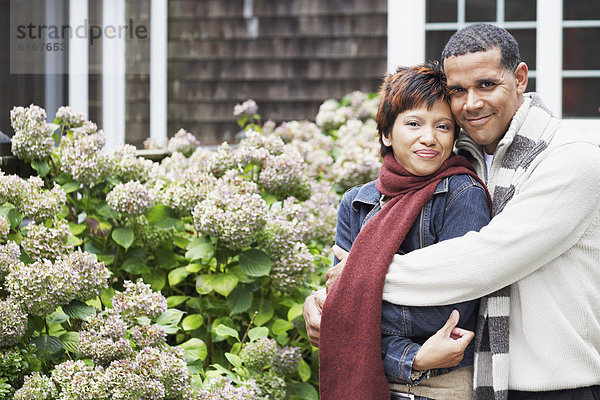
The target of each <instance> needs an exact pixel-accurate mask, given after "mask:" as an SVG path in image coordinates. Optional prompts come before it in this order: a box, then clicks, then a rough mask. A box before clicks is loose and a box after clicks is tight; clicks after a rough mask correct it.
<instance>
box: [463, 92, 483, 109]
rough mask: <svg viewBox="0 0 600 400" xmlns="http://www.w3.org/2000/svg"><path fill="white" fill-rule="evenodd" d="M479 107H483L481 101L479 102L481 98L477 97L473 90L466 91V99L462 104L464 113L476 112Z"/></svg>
mask: <svg viewBox="0 0 600 400" xmlns="http://www.w3.org/2000/svg"><path fill="white" fill-rule="evenodd" d="M481 107H483V101H482V100H481V97H479V96H478V95H477V93H475V91H474V90H469V91H467V99H466V101H465V104H464V109H465V110H466V111H471V110H477V109H479V108H481Z"/></svg>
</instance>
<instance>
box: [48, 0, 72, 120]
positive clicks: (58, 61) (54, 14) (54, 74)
mask: <svg viewBox="0 0 600 400" xmlns="http://www.w3.org/2000/svg"><path fill="white" fill-rule="evenodd" d="M64 11H65V10H64V3H63V2H62V1H58V2H53V1H47V2H46V25H48V26H51V25H54V26H62V25H64V24H65V20H64V17H63V15H64ZM48 43H55V42H48ZM57 43H62V44H63V45H66V44H65V43H64V41H61V42H57ZM44 57H45V61H46V62H45V78H46V79H45V89H46V90H45V97H46V99H45V101H44V108H45V109H46V113H47V115H48V119H49V120H50V121H52V120H54V113H55V112H56V110H58V107H60V106H62V105H64V104H63V103H64V101H65V99H64V96H63V82H64V75H63V74H64V73H65V72H67V71H65V63H64V53H63V52H62V51H46V52H44Z"/></svg>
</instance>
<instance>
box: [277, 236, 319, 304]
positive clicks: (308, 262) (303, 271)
mask: <svg viewBox="0 0 600 400" xmlns="http://www.w3.org/2000/svg"><path fill="white" fill-rule="evenodd" d="M313 271H314V257H313V255H312V254H311V253H310V251H309V250H308V247H306V245H305V244H304V243H298V242H297V243H294V244H293V246H292V247H291V249H289V250H288V251H287V252H285V253H283V254H281V255H279V256H278V257H277V258H275V259H273V267H272V268H271V280H272V285H273V287H274V288H275V289H277V290H281V291H282V292H287V293H290V292H292V291H293V290H294V289H296V288H298V287H299V286H300V285H302V283H303V282H304V281H305V280H306V277H307V276H308V275H309V274H311V273H312V272H313Z"/></svg>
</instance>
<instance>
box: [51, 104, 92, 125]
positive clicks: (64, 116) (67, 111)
mask: <svg viewBox="0 0 600 400" xmlns="http://www.w3.org/2000/svg"><path fill="white" fill-rule="evenodd" d="M56 118H57V119H60V123H61V124H63V125H65V126H67V127H69V128H75V127H79V126H81V125H82V124H83V123H84V122H85V121H86V118H85V114H83V113H75V112H74V111H73V109H72V108H71V107H69V106H62V107H60V108H59V109H58V110H57V111H56Z"/></svg>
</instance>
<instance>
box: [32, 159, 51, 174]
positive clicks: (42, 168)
mask: <svg viewBox="0 0 600 400" xmlns="http://www.w3.org/2000/svg"><path fill="white" fill-rule="evenodd" d="M31 167H32V168H33V169H35V170H36V171H37V173H38V175H39V176H40V178H43V177H44V176H46V175H48V172H50V165H48V161H46V160H41V161H40V160H34V161H32V162H31Z"/></svg>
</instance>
